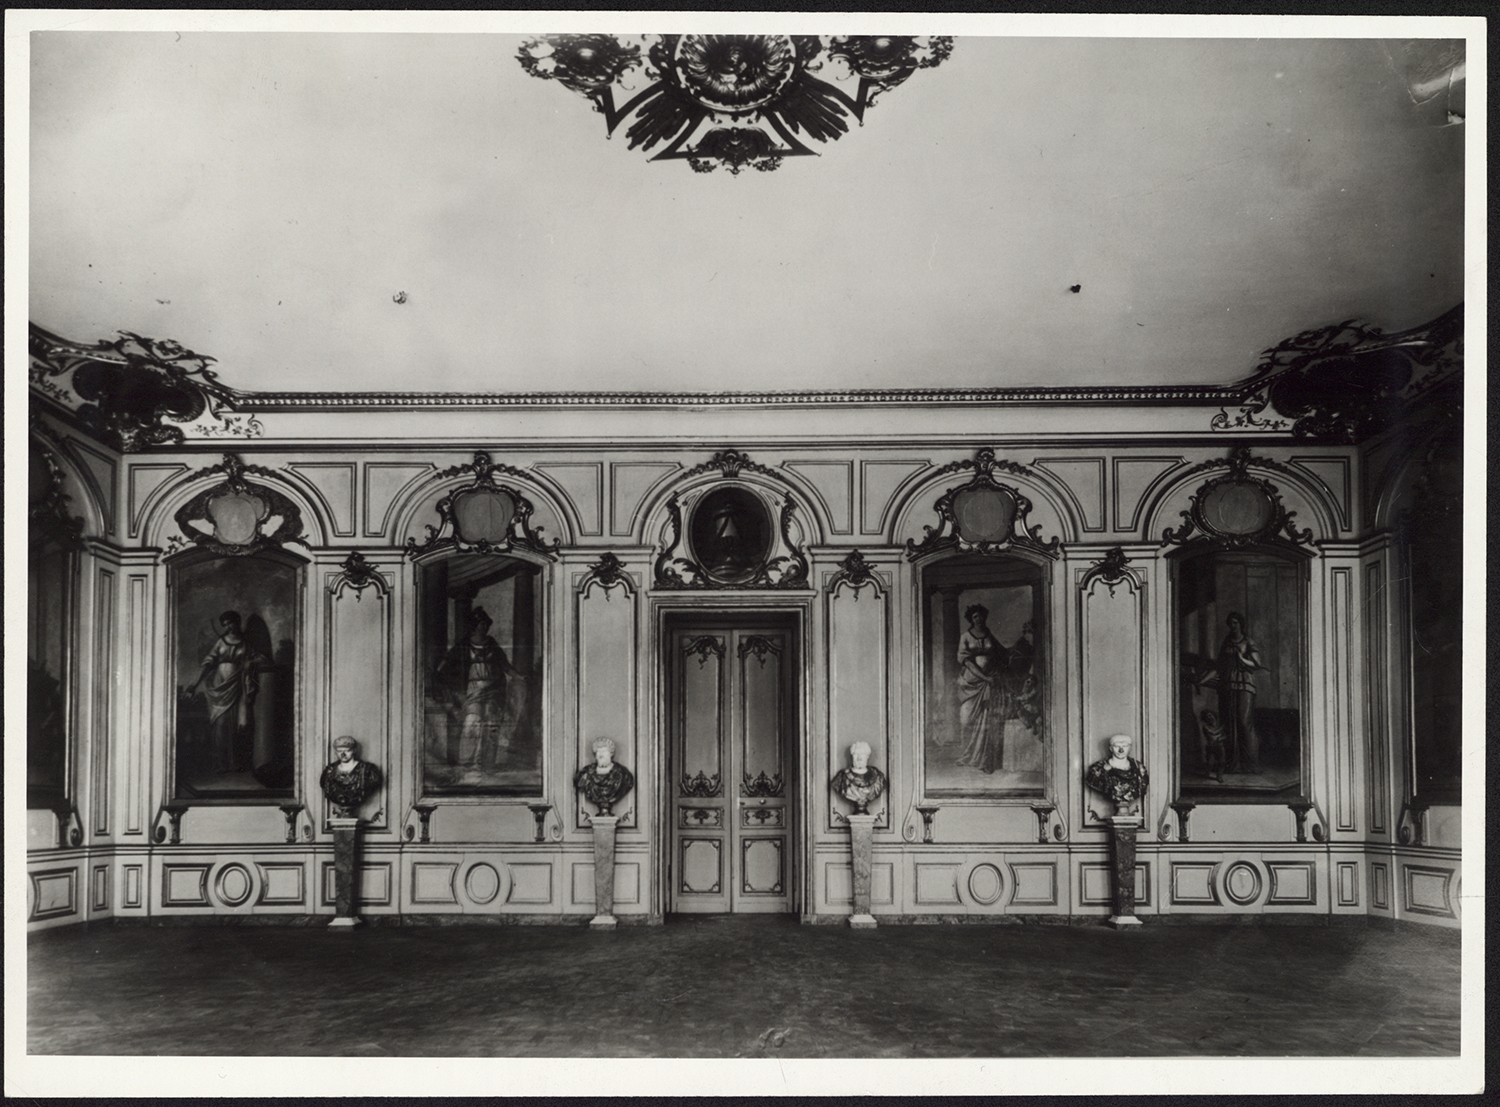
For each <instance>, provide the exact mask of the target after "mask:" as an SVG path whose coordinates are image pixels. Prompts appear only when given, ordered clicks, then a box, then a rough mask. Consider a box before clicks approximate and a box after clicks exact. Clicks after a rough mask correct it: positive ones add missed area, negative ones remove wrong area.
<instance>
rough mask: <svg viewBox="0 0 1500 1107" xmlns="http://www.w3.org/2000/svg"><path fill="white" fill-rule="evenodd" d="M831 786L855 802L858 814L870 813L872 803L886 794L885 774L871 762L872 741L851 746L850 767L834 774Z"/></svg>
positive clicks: (851, 801)
mask: <svg viewBox="0 0 1500 1107" xmlns="http://www.w3.org/2000/svg"><path fill="white" fill-rule="evenodd" d="M829 786H830V787H831V788H832V789H833V790H834V791H835V792H837V793H838V794H839V795H841V796H843V797H844V798H845V799H846V800H848V801H849V802H850V803H852V804H854V813H855V814H856V815H868V814H869V813H870V804H872V803H874V802H875V801H876V800H878V799H879V798H880V797H881V796H882V795H884V794H885V774H884V773H882V772H881V771H880V770H879V769H877V768H875V766H873V765H871V764H870V743H869V742H855V743H854V744H853V745H852V746H850V747H849V767H848V768H846V769H840V770H839V771H838V772H836V773H834V774H833V779H832V780H831V781H829Z"/></svg>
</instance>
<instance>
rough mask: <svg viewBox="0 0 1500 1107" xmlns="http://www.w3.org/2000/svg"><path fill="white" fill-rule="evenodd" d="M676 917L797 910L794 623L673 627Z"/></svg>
mask: <svg viewBox="0 0 1500 1107" xmlns="http://www.w3.org/2000/svg"><path fill="white" fill-rule="evenodd" d="M664 645H665V648H666V651H667V662H668V665H667V672H668V674H669V679H668V682H667V707H668V712H667V714H668V727H667V731H668V740H669V745H668V757H667V765H668V781H667V788H666V791H665V794H666V795H669V796H670V797H671V810H670V812H669V816H670V819H671V857H670V860H669V863H668V872H669V873H670V885H669V887H670V894H669V896H668V903H667V909H668V910H669V911H680V912H687V913H728V912H735V913H755V912H761V913H773V912H788V911H792V910H794V909H795V903H794V889H795V887H796V879H795V877H796V873H795V860H796V849H795V843H796V837H795V834H796V826H795V823H796V814H797V813H796V804H795V796H796V794H797V789H796V765H797V749H798V742H797V739H796V736H797V733H798V731H797V720H798V711H797V695H796V693H797V688H798V674H799V673H800V671H801V661H800V659H799V657H798V639H797V627H796V623H795V621H794V619H792V618H783V617H771V616H766V615H761V616H749V615H747V616H744V617H740V618H727V617H722V616H721V617H718V618H714V619H706V618H704V617H702V616H695V617H693V618H691V619H689V618H686V617H683V618H679V619H677V620H676V621H673V622H670V623H669V624H668V626H667V631H666V641H665V643H664Z"/></svg>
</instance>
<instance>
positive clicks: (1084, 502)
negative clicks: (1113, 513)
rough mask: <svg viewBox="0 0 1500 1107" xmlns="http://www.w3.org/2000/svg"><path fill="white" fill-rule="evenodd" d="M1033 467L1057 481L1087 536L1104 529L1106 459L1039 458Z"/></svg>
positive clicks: (1033, 462) (1032, 464) (1033, 463)
mask: <svg viewBox="0 0 1500 1107" xmlns="http://www.w3.org/2000/svg"><path fill="white" fill-rule="evenodd" d="M1031 466H1032V468H1034V469H1038V470H1040V471H1041V472H1044V473H1049V474H1051V475H1052V476H1054V477H1056V478H1057V479H1058V482H1059V483H1060V485H1061V487H1062V490H1063V494H1064V495H1065V497H1066V498H1067V500H1068V506H1069V507H1071V508H1072V509H1073V513H1074V515H1075V516H1076V517H1077V518H1078V519H1079V521H1080V523H1081V525H1082V528H1083V530H1084V532H1085V533H1090V532H1097V531H1102V530H1104V526H1105V524H1104V499H1105V493H1104V484H1105V478H1104V474H1105V459H1104V458H1102V457H1039V458H1036V459H1035V460H1034V461H1032V463H1031Z"/></svg>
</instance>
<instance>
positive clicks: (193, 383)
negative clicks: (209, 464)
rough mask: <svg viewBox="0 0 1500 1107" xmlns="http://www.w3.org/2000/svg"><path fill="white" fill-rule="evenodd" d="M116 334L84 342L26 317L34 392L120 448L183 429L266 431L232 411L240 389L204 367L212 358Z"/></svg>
mask: <svg viewBox="0 0 1500 1107" xmlns="http://www.w3.org/2000/svg"><path fill="white" fill-rule="evenodd" d="M119 335H120V337H119V338H116V339H114V340H112V341H101V342H96V343H94V344H93V345H88V344H86V343H80V342H72V341H69V340H68V339H65V338H60V337H58V336H57V335H55V334H52V333H51V332H50V331H46V330H43V329H42V328H41V327H38V326H37V325H36V324H34V323H33V324H31V329H30V334H29V338H28V346H29V352H30V355H31V366H30V378H31V389H32V393H33V395H34V396H38V397H45V398H46V399H48V400H50V401H52V402H53V403H54V404H57V405H58V406H60V407H61V408H63V409H64V410H65V411H67V412H69V413H70V414H71V415H72V417H73V418H74V419H75V420H76V421H77V422H78V424H79V425H81V426H82V427H83V428H84V429H85V430H87V431H89V432H90V433H91V434H93V435H94V436H95V437H97V438H99V439H100V440H102V441H104V442H105V443H107V444H109V445H110V446H113V447H114V448H115V449H117V450H120V451H121V452H122V453H137V452H139V451H141V450H144V449H146V448H147V447H150V446H159V445H168V446H175V445H179V444H180V443H182V442H183V441H185V440H186V438H187V435H188V432H191V433H192V435H193V437H195V438H198V437H236V438H259V437H260V436H261V435H262V434H263V433H264V428H262V426H261V424H260V421H259V420H258V419H256V418H255V417H254V416H244V415H233V414H230V413H231V412H233V411H234V410H235V407H236V404H237V401H238V394H237V393H236V392H235V391H234V390H233V389H231V388H229V387H228V386H226V385H224V384H221V383H219V378H218V375H217V374H215V373H214V371H213V370H211V369H209V368H208V366H209V365H210V364H211V363H212V362H213V361H214V359H213V358H211V357H209V356H207V355H206V354H199V353H194V352H193V351H192V350H189V349H187V348H186V347H184V346H183V345H181V344H180V343H178V342H173V341H171V340H170V339H157V338H147V337H145V336H144V335H139V334H135V333H134V332H132V331H120V332H119Z"/></svg>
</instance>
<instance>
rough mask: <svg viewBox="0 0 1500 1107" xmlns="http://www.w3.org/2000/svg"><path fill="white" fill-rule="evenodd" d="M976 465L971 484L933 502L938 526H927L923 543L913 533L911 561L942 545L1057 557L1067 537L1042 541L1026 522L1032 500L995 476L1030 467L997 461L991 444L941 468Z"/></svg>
mask: <svg viewBox="0 0 1500 1107" xmlns="http://www.w3.org/2000/svg"><path fill="white" fill-rule="evenodd" d="M969 469H972V470H973V471H974V477H973V479H972V480H970V481H969V483H968V484H964V485H960V486H959V487H957V488H950V489H949V490H948V491H947V492H944V493H943V495H942V496H941V497H939V498H938V500H937V502H936V503H935V504H933V507H934V509H935V510H936V511H937V513H938V525H937V526H936V527H928V526H924V527H923V528H922V530H923V532H924V535H925V536H924V537H923V539H922V541H921V542H917V541H915V540H913V539H910V538H908V539H907V540H906V556H907V558H908V559H910V560H914V559H916V558H918V557H922V556H924V555H926V554H930V553H934V552H936V551H939V550H948V549H957V550H963V551H966V552H974V553H981V554H1002V553H1008V552H1010V551H1011V550H1014V549H1027V550H1031V551H1033V552H1035V553H1039V554H1043V555H1044V556H1046V557H1051V558H1055V557H1057V556H1058V553H1059V551H1060V550H1061V547H1062V542H1061V540H1060V539H1059V538H1057V537H1056V536H1055V535H1054V536H1053V538H1052V540H1051V541H1050V542H1043V541H1042V538H1041V535H1042V528H1041V525H1040V524H1038V525H1036V526H1033V527H1029V528H1028V527H1027V525H1026V521H1027V516H1028V515H1029V514H1030V513H1031V501H1030V500H1028V499H1027V498H1026V497H1025V496H1023V495H1021V493H1020V492H1019V491H1018V490H1017V489H1015V488H1012V487H1011V486H1010V485H1007V484H1001V483H1000V482H999V481H997V480H995V477H994V473H995V470H997V469H999V470H1001V471H1002V472H1010V473H1015V474H1017V475H1019V476H1030V475H1032V474H1031V470H1030V469H1027V468H1026V467H1025V466H1024V465H1018V464H1016V463H1015V462H1013V461H1006V460H1003V459H1001V460H997V459H996V458H995V451H994V450H992V449H990V448H989V447H988V446H986V447H985V448H983V449H981V450H980V451H979V452H978V453H977V454H975V455H974V459H973V460H972V461H967V460H966V461H955V462H952V463H950V464H948V465H945V466H943V467H942V468H941V469H939V470H938V472H939V473H954V472H961V471H964V470H969Z"/></svg>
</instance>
